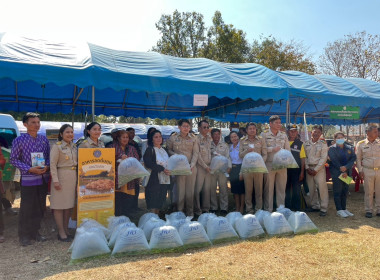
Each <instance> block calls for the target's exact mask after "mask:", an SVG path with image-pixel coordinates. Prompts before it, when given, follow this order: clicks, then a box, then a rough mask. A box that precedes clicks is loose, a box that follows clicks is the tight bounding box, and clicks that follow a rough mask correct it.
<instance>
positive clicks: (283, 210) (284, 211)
mask: <svg viewBox="0 0 380 280" xmlns="http://www.w3.org/2000/svg"><path fill="white" fill-rule="evenodd" d="M276 211H277V212H278V213H281V214H282V215H284V216H285V218H286V219H287V220H288V219H289V217H290V215H292V214H293V211H292V210H290V209H289V208H285V206H284V205H280V207H278V208H277V209H276Z"/></svg>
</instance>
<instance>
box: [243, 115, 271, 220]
mask: <svg viewBox="0 0 380 280" xmlns="http://www.w3.org/2000/svg"><path fill="white" fill-rule="evenodd" d="M246 130H247V136H243V137H242V138H241V139H240V143H239V146H240V147H239V156H240V158H241V159H244V157H245V155H246V154H248V153H250V152H255V153H258V154H259V155H261V156H262V157H263V160H264V162H265V161H266V159H267V144H266V143H265V141H264V138H262V137H261V136H258V135H257V128H256V124H255V123H252V122H251V123H248V124H247V126H246ZM243 178H244V186H245V211H246V212H247V213H248V214H253V213H254V210H253V204H252V193H253V192H254V193H255V209H256V211H257V210H261V209H262V208H263V173H258V172H254V173H247V174H243Z"/></svg>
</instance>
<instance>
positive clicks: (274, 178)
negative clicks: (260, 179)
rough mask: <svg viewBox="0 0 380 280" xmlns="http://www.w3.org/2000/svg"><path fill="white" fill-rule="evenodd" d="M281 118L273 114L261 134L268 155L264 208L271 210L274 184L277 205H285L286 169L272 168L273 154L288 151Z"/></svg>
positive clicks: (286, 137) (287, 142) (288, 146)
mask: <svg viewBox="0 0 380 280" xmlns="http://www.w3.org/2000/svg"><path fill="white" fill-rule="evenodd" d="M281 128H282V125H281V119H280V117H279V116H277V115H274V116H271V117H270V118H269V131H268V132H265V133H263V134H262V137H263V138H264V141H265V143H266V144H267V151H268V156H267V160H266V161H265V164H266V166H267V169H268V174H265V175H264V210H266V211H269V212H272V211H273V193H274V186H275V185H276V203H277V207H279V206H280V205H285V190H286V180H287V169H286V168H283V169H280V170H272V161H273V156H274V154H275V153H277V152H278V151H279V150H281V149H286V150H288V151H290V145H289V140H288V136H287V135H286V133H285V132H283V131H281Z"/></svg>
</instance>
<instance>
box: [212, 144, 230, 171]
mask: <svg viewBox="0 0 380 280" xmlns="http://www.w3.org/2000/svg"><path fill="white" fill-rule="evenodd" d="M216 154H219V155H221V156H224V157H226V158H227V159H228V168H231V167H232V163H231V157H230V147H229V146H228V144H227V143H225V142H221V141H219V143H218V144H217V145H215V143H214V141H212V142H211V155H212V157H215V156H217V155H216Z"/></svg>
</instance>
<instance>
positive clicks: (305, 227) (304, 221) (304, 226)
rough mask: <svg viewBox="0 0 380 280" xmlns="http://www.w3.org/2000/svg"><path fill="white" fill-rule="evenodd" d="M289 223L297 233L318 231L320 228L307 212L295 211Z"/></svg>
mask: <svg viewBox="0 0 380 280" xmlns="http://www.w3.org/2000/svg"><path fill="white" fill-rule="evenodd" d="M288 222H289V225H290V226H291V227H292V229H293V231H294V233H295V234H300V233H306V232H318V228H317V227H316V226H315V224H314V223H313V222H312V221H311V220H310V218H309V216H308V215H306V213H305V212H298V211H297V212H295V213H292V215H290V217H289V219H288Z"/></svg>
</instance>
